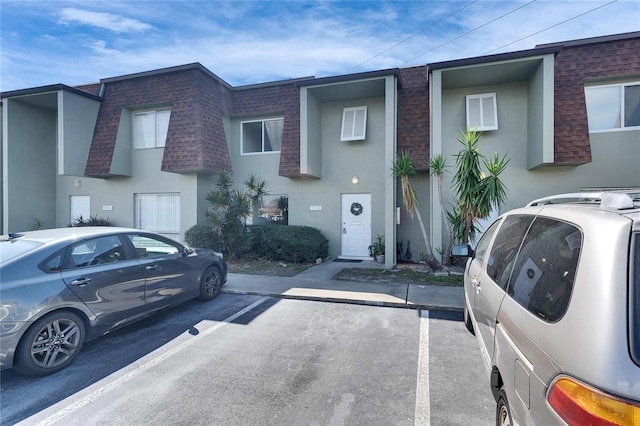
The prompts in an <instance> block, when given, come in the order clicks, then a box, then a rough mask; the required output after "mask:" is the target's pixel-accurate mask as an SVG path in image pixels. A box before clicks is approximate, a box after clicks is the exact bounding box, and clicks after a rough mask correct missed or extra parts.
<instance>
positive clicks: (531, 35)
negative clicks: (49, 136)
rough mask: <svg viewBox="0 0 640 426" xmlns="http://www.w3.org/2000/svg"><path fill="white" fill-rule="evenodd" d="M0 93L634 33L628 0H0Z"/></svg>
mask: <svg viewBox="0 0 640 426" xmlns="http://www.w3.org/2000/svg"><path fill="white" fill-rule="evenodd" d="M0 20H1V22H0V24H1V27H0V53H1V58H0V60H1V64H0V71H1V74H0V91H9V90H17V89H25V88H29V87H37V86H44V85H49V84H56V83H64V84H67V85H72V86H73V85H80V84H86V83H94V82H98V81H99V80H100V79H101V78H109V77H115V76H120V75H125V74H130V73H136V72H142V71H149V70H154V69H158V68H164V67H170V66H176V65H183V64H187V63H192V62H200V63H201V64H202V65H204V66H205V67H207V68H208V69H209V70H210V71H212V72H213V73H215V74H217V75H218V76H220V77H221V78H223V79H224V80H226V81H227V82H228V83H230V84H232V85H243V84H251V83H261V82H267V81H274V80H281V79H286V78H296V77H303V76H310V75H315V76H316V77H323V76H330V75H340V74H347V73H352V72H360V71H368V70H376V69H385V68H393V67H406V66H411V65H418V64H425V63H432V62H439V61H446V60H452V59H461V58H470V57H475V56H482V55H487V54H493V53H503V52H510V51H516V50H524V49H531V48H533V47H535V46H536V45H537V44H542V43H550V42H558V41H566V40H574V39H580V38H586V37H595V36H602V35H609V34H617V33H623V32H629V31H640V0H586V1H581V0H563V1H554V0H522V1H508V0H499V1H492V0H464V1H457V0H456V1H453V0H452V1H431V0H430V1H350V2H343V1H326V2H306V1H287V2H280V1H257V2H256V1H204V0H201V1H145V0H136V1H106V0H97V1H86V0H85V1H29V0H20V1H11V0H0Z"/></svg>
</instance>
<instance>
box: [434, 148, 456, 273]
mask: <svg viewBox="0 0 640 426" xmlns="http://www.w3.org/2000/svg"><path fill="white" fill-rule="evenodd" d="M448 167H449V165H448V164H447V159H446V158H444V157H443V156H442V154H438V155H435V156H434V157H433V158H431V161H429V174H430V175H431V176H435V178H436V182H437V185H438V201H439V202H440V208H441V209H442V210H441V212H442V219H443V221H444V223H445V227H446V229H447V249H446V250H445V251H444V254H445V255H444V256H443V259H444V261H445V262H446V263H447V264H450V263H451V262H450V261H449V254H450V253H451V247H453V237H452V232H451V224H450V223H449V220H448V218H447V214H446V213H445V207H444V201H443V199H442V176H443V175H444V172H445V171H446V169H447V168H448Z"/></svg>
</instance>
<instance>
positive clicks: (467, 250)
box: [451, 244, 475, 257]
mask: <svg viewBox="0 0 640 426" xmlns="http://www.w3.org/2000/svg"><path fill="white" fill-rule="evenodd" d="M474 254H475V253H474V252H473V249H472V248H471V246H470V245H469V244H457V245H455V246H453V247H451V255H452V256H455V257H473V255H474Z"/></svg>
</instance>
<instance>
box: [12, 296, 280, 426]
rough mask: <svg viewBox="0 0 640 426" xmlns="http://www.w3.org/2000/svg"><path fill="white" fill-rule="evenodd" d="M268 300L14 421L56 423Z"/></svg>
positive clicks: (186, 333)
mask: <svg viewBox="0 0 640 426" xmlns="http://www.w3.org/2000/svg"><path fill="white" fill-rule="evenodd" d="M267 299H268V298H267V297H263V298H262V299H259V300H257V301H255V302H254V303H252V304H251V305H249V306H247V307H246V308H244V309H242V310H240V311H238V312H236V313H235V314H233V315H231V316H230V317H227V318H226V319H224V320H222V321H221V322H217V323H215V325H213V326H211V327H209V328H206V329H204V330H198V331H199V333H198V334H196V335H195V336H194V335H192V334H191V333H189V332H188V331H187V332H185V333H183V334H181V335H180V336H178V337H177V338H176V339H181V338H183V340H182V341H180V343H178V344H172V343H171V342H169V343H167V344H165V345H163V346H161V347H160V348H158V349H156V350H155V351H153V352H151V353H149V354H148V355H146V356H144V357H143V358H141V359H140V360H138V361H137V362H136V363H134V364H132V365H134V366H135V367H134V368H133V369H132V370H131V371H129V372H126V373H124V374H123V371H126V370H127V368H124V369H122V370H119V371H117V372H115V373H113V374H111V375H109V376H107V377H105V378H104V379H102V380H100V381H99V382H97V383H95V384H94V385H92V386H90V387H89V388H88V389H87V391H88V392H87V393H86V395H84V396H81V397H80V398H79V399H77V398H78V394H75V395H71V396H69V397H68V398H66V399H64V400H62V401H60V402H58V403H57V404H55V405H53V406H51V407H49V408H47V409H45V410H43V411H41V412H40V413H37V414H34V415H33V416H31V417H29V418H27V419H25V420H23V421H21V422H20V423H17V424H16V426H17V425H37V426H48V425H52V424H55V423H56V422H58V421H60V420H61V419H62V418H63V417H65V416H67V415H69V414H71V413H73V412H74V411H76V410H78V409H80V408H82V407H84V406H85V405H87V404H89V403H91V402H92V401H94V400H95V399H97V398H98V397H100V396H102V395H104V394H105V393H107V392H109V391H111V390H113V389H115V388H116V387H118V386H120V385H121V384H123V383H125V382H127V381H129V380H131V379H133V378H134V377H136V376H138V375H140V374H141V373H143V372H145V371H146V370H148V369H150V368H151V367H153V366H155V365H158V364H159V363H161V362H162V361H164V360H165V359H167V358H169V357H170V356H172V355H174V354H176V353H178V352H180V351H182V350H183V349H185V348H187V347H189V346H191V345H193V344H194V343H197V342H198V341H199V340H200V339H202V338H203V337H205V336H207V335H209V334H211V333H214V332H215V331H217V330H219V329H220V328H221V327H224V326H225V325H227V324H228V323H230V322H232V321H234V320H235V319H236V318H238V317H240V316H242V315H244V314H246V313H247V312H249V311H251V310H253V309H254V308H255V307H257V306H258V305H260V304H262V303H264V302H265V301H266V300H267ZM201 324H202V323H200V324H198V326H200V325H201ZM198 326H197V327H198ZM184 337H186V339H184ZM176 339H174V340H173V342H175V341H176ZM167 347H170V349H169V350H167ZM80 393H84V392H82V391H81V392H80ZM71 401H73V402H71ZM48 413H52V414H48ZM42 417H44V418H42ZM40 419H41V420H40ZM36 422H37V423H36Z"/></svg>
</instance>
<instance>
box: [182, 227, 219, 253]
mask: <svg viewBox="0 0 640 426" xmlns="http://www.w3.org/2000/svg"><path fill="white" fill-rule="evenodd" d="M184 240H185V241H186V242H187V244H188V245H189V246H191V247H199V248H210V249H214V250H218V251H220V250H221V247H222V242H221V241H220V237H218V234H216V233H215V232H213V229H212V228H211V226H208V225H195V226H192V227H191V228H189V229H188V230H187V232H185V234H184Z"/></svg>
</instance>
